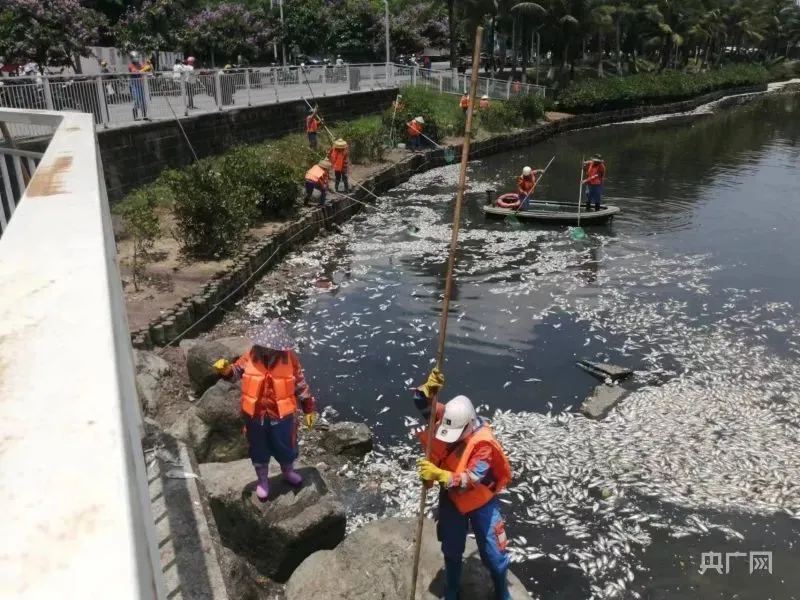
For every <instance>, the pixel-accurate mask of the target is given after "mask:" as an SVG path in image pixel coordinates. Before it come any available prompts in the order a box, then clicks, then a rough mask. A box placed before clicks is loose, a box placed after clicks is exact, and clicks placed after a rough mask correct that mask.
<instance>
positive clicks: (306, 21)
mask: <svg viewBox="0 0 800 600" xmlns="http://www.w3.org/2000/svg"><path fill="white" fill-rule="evenodd" d="M283 14H284V27H283V36H284V38H283V39H284V43H285V44H286V45H287V46H288V47H289V48H296V49H297V50H299V51H300V52H301V53H302V54H306V55H310V54H318V53H320V52H323V51H324V50H325V43H326V42H327V41H328V39H329V38H328V32H329V29H330V12H329V9H328V7H327V6H326V5H325V3H324V2H323V0H284V5H283Z"/></svg>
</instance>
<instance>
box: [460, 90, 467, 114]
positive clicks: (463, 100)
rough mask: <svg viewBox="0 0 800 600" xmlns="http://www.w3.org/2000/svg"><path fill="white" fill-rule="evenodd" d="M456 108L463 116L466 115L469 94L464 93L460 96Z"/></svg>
mask: <svg viewBox="0 0 800 600" xmlns="http://www.w3.org/2000/svg"><path fill="white" fill-rule="evenodd" d="M458 106H459V108H461V110H463V111H464V114H465V115H466V114H467V110H468V109H469V94H468V93H467V92H464V95H463V96H461V100H459V101H458Z"/></svg>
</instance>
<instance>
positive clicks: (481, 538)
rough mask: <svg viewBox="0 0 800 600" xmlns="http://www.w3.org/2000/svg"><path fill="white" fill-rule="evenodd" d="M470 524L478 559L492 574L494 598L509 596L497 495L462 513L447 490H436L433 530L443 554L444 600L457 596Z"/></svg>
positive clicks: (504, 532)
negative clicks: (437, 506) (437, 512)
mask: <svg viewBox="0 0 800 600" xmlns="http://www.w3.org/2000/svg"><path fill="white" fill-rule="evenodd" d="M470 525H472V531H473V533H474V534H475V541H476V542H477V543H478V552H479V553H480V555H481V561H483V564H484V565H485V566H486V568H487V569H488V570H489V573H490V574H491V576H492V581H493V582H494V590H495V598H496V600H511V594H510V593H509V591H508V582H507V581H506V573H507V572H508V565H509V562H510V561H509V558H508V554H507V553H506V531H505V525H504V523H503V517H502V515H501V514H500V503H499V502H498V500H497V498H492V499H491V500H490V501H489V502H488V503H486V504H485V505H484V506H482V507H480V508H478V509H477V510H473V511H472V512H470V513H467V514H466V515H462V514H461V513H460V512H458V509H457V508H456V506H455V504H453V501H452V500H450V497H449V496H448V494H447V492H446V491H445V490H442V491H441V492H440V493H439V522H438V524H437V533H438V536H439V541H441V543H442V554H443V555H444V570H445V581H446V584H445V594H444V600H457V598H458V590H459V586H460V583H461V567H462V560H463V556H464V548H465V546H466V543H467V530H468V529H469V526H470Z"/></svg>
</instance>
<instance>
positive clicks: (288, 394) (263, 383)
mask: <svg viewBox="0 0 800 600" xmlns="http://www.w3.org/2000/svg"><path fill="white" fill-rule="evenodd" d="M242 366H243V368H244V373H243V374H242V402H241V408H242V412H243V413H245V414H246V415H248V416H250V417H253V418H257V419H260V418H262V417H264V416H265V415H267V416H269V417H270V418H271V419H284V418H286V417H288V416H290V415H293V414H295V413H296V412H297V396H295V378H294V373H295V370H296V369H297V368H298V364H297V357H296V356H295V355H294V353H293V352H289V360H287V361H283V360H279V361H278V362H277V364H275V365H274V366H273V367H272V368H267V367H266V366H265V365H263V364H261V363H260V362H254V361H253V359H252V355H251V354H250V353H248V354H247V355H246V357H245V358H244V360H243V365H242Z"/></svg>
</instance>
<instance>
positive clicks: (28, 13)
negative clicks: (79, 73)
mask: <svg viewBox="0 0 800 600" xmlns="http://www.w3.org/2000/svg"><path fill="white" fill-rule="evenodd" d="M103 25H105V18H104V17H103V15H101V14H100V13H98V12H96V11H94V10H91V9H88V8H86V7H85V6H84V5H83V4H81V2H79V1H78V0H3V2H2V3H0V56H2V57H3V59H4V61H5V62H9V63H18V64H21V63H27V62H30V61H33V62H35V63H36V64H38V65H39V66H74V63H73V57H75V56H86V55H88V54H89V49H88V47H89V46H91V45H93V44H95V43H96V42H97V40H98V39H99V29H100V27H102V26H103Z"/></svg>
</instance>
